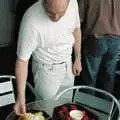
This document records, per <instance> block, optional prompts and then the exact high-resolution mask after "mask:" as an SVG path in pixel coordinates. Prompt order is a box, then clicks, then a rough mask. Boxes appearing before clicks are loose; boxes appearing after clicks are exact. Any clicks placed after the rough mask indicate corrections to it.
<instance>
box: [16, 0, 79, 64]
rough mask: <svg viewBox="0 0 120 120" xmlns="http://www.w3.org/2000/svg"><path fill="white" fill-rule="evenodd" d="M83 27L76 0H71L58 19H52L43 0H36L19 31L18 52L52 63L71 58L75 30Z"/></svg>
mask: <svg viewBox="0 0 120 120" xmlns="http://www.w3.org/2000/svg"><path fill="white" fill-rule="evenodd" d="M77 27H80V20H79V10H78V4H77V1H76V0H70V1H69V5H68V7H67V10H66V12H65V14H64V16H63V17H61V18H60V20H59V21H57V22H54V21H52V20H51V19H50V18H49V17H48V15H47V13H46V12H45V9H44V7H43V2H42V0H39V1H38V2H36V3H35V4H33V5H32V6H31V7H30V8H29V9H28V10H27V11H26V13H25V15H24V17H23V19H22V23H21V28H20V32H19V39H18V46H17V56H18V58H19V59H21V60H25V61H26V60H28V59H29V58H30V56H31V55H32V56H33V58H34V59H35V60H38V61H39V60H40V61H41V62H44V63H47V64H52V63H61V62H65V61H67V60H69V59H71V53H72V47H73V45H74V42H75V40H74V36H73V31H74V30H75V28H77Z"/></svg>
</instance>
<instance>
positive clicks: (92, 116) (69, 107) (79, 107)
mask: <svg viewBox="0 0 120 120" xmlns="http://www.w3.org/2000/svg"><path fill="white" fill-rule="evenodd" d="M73 106H74V107H73ZM75 106H76V108H77V110H81V111H85V112H86V113H87V116H88V117H89V120H98V117H97V116H96V115H95V114H94V113H93V112H91V111H89V110H87V109H86V108H84V107H83V106H82V105H80V104H74V103H66V104H63V105H60V106H57V107H55V108H54V111H53V117H52V119H53V120H63V118H61V117H60V116H59V114H60V111H61V110H62V108H63V107H67V110H68V113H69V112H70V111H71V110H74V109H76V108H75Z"/></svg>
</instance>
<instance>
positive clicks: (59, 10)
mask: <svg viewBox="0 0 120 120" xmlns="http://www.w3.org/2000/svg"><path fill="white" fill-rule="evenodd" d="M68 4H69V0H44V6H45V9H46V12H47V13H48V16H49V17H50V18H51V19H52V20H53V21H58V20H59V19H60V18H61V17H62V16H63V15H64V14H65V12H66V9H67V6H68Z"/></svg>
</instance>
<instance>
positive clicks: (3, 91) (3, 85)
mask: <svg viewBox="0 0 120 120" xmlns="http://www.w3.org/2000/svg"><path fill="white" fill-rule="evenodd" d="M13 79H15V77H14V76H12V75H0V107H1V106H5V105H9V104H11V103H15V96H14V89H13V84H12V80H13Z"/></svg>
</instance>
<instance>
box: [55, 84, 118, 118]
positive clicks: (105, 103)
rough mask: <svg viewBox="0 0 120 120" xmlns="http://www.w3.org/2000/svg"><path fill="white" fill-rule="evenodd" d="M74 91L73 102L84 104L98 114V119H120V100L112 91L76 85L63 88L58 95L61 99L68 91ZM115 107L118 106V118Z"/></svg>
mask: <svg viewBox="0 0 120 120" xmlns="http://www.w3.org/2000/svg"><path fill="white" fill-rule="evenodd" d="M70 91H74V96H73V100H72V102H73V103H77V104H80V105H81V106H84V107H85V108H86V109H88V110H89V111H91V112H93V113H94V114H96V115H97V116H98V118H99V119H98V120H120V104H119V101H118V100H117V99H116V98H115V97H114V96H113V95H112V94H110V93H108V92H106V91H104V90H100V89H97V88H93V87H90V86H74V87H72V88H68V89H65V90H63V91H62V92H61V93H59V94H58V95H57V96H56V100H57V101H59V100H60V99H61V98H62V97H64V96H65V97H66V95H65V94H66V93H68V92H70ZM114 108H117V110H118V113H117V118H114V117H116V116H115V111H116V110H114Z"/></svg>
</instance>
